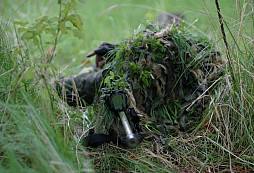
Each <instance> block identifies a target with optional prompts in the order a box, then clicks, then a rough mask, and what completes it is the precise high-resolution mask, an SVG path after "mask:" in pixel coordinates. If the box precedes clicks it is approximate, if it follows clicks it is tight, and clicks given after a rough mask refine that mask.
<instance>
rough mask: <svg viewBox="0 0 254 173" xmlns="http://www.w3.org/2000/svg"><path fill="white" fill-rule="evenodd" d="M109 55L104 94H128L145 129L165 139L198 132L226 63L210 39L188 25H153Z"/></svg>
mask: <svg viewBox="0 0 254 173" xmlns="http://www.w3.org/2000/svg"><path fill="white" fill-rule="evenodd" d="M110 54H111V55H110V56H109V57H110V58H111V60H110V63H108V64H107V67H108V69H109V73H108V76H107V77H106V78H105V79H104V84H106V85H105V87H104V88H103V90H107V89H109V90H123V91H124V92H125V93H126V94H127V95H128V100H129V105H130V107H134V108H135V110H136V112H137V113H138V114H140V115H143V117H144V120H143V122H142V124H144V125H145V127H147V128H155V129H156V130H159V131H160V132H163V133H164V134H168V133H172V129H174V130H173V131H175V130H176V131H178V129H180V130H190V129H192V127H195V123H198V122H199V120H200V118H201V117H202V115H203V114H204V111H205V109H206V108H207V106H208V103H209V99H210V96H211V94H212V93H213V92H212V91H213V89H214V88H215V86H216V85H217V84H218V82H219V79H220V76H221V75H222V74H223V66H224V64H225V62H224V60H223V59H222V57H221V54H220V52H218V51H216V50H215V49H214V47H213V44H212V42H211V41H210V40H208V39H207V38H205V37H200V36H195V35H193V34H191V33H190V32H189V29H188V28H186V27H184V26H183V25H181V26H174V25H170V26H168V27H166V28H164V29H161V28H160V27H159V26H149V27H148V28H147V29H146V30H145V31H143V32H138V33H137V34H134V36H132V37H131V38H130V39H128V40H126V41H124V42H122V44H119V45H118V47H116V48H115V49H113V50H112V51H111V52H110ZM112 55H114V56H113V57H114V58H113V59H112ZM104 108H105V109H106V107H104ZM105 111H106V110H104V111H102V113H104V114H105ZM107 112H108V111H107ZM103 116H104V120H102V121H103V122H108V117H107V116H105V115H102V117H103Z"/></svg>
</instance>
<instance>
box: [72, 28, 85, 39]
mask: <svg viewBox="0 0 254 173" xmlns="http://www.w3.org/2000/svg"><path fill="white" fill-rule="evenodd" d="M73 34H74V37H77V38H79V39H85V35H84V33H83V32H82V31H79V30H73Z"/></svg>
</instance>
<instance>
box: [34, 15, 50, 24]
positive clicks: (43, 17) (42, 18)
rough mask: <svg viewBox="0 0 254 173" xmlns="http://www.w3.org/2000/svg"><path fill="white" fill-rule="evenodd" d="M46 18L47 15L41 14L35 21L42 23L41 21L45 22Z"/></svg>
mask: <svg viewBox="0 0 254 173" xmlns="http://www.w3.org/2000/svg"><path fill="white" fill-rule="evenodd" d="M47 20H48V16H42V17H40V18H38V19H36V20H35V22H37V23H42V22H45V21H47Z"/></svg>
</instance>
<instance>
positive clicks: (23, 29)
mask: <svg viewBox="0 0 254 173" xmlns="http://www.w3.org/2000/svg"><path fill="white" fill-rule="evenodd" d="M24 31H27V28H23V27H21V28H18V32H19V33H21V32H24Z"/></svg>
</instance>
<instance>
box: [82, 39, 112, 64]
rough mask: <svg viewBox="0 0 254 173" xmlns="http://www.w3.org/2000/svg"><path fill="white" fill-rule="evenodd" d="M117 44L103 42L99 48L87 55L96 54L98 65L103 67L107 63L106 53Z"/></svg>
mask: <svg viewBox="0 0 254 173" xmlns="http://www.w3.org/2000/svg"><path fill="white" fill-rule="evenodd" d="M114 47H115V46H114V45H112V44H109V43H103V44H102V45H100V47H99V48H98V49H95V50H94V51H93V52H90V53H89V54H88V55H87V57H88V58H89V57H91V56H94V55H96V61H95V64H96V67H97V68H102V67H103V66H104V64H105V55H106V54H107V53H108V52H109V51H110V50H112V49H113V48H114Z"/></svg>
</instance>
